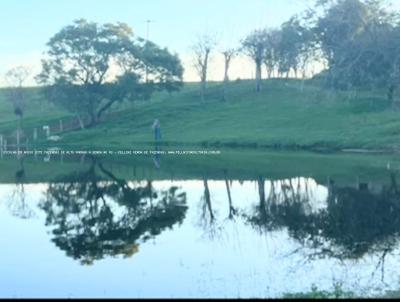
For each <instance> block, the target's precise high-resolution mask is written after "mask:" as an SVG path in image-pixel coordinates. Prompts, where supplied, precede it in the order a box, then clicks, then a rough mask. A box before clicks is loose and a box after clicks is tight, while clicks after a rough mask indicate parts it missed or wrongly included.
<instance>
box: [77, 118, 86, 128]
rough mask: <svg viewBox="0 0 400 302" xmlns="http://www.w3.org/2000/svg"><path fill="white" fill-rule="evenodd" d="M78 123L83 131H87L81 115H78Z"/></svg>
mask: <svg viewBox="0 0 400 302" xmlns="http://www.w3.org/2000/svg"><path fill="white" fill-rule="evenodd" d="M78 122H79V126H80V127H81V129H82V130H83V129H85V124H84V122H83V121H82V118H81V116H80V115H78Z"/></svg>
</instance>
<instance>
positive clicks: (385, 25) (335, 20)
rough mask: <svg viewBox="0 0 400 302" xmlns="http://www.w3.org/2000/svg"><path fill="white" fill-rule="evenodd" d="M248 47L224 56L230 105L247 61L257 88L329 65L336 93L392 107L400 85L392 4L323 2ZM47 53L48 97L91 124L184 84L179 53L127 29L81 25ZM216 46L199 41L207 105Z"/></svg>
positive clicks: (18, 98)
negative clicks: (238, 67) (379, 95)
mask: <svg viewBox="0 0 400 302" xmlns="http://www.w3.org/2000/svg"><path fill="white" fill-rule="evenodd" d="M239 44H240V45H239V46H238V47H234V48H226V49H222V50H221V49H220V50H219V52H220V54H221V55H222V56H223V58H224V70H223V72H224V73H223V79H224V81H223V83H224V84H223V95H222V99H223V100H226V98H227V96H226V95H227V93H226V92H227V90H228V83H229V80H230V79H229V71H230V67H231V65H232V62H233V61H234V59H235V57H237V56H240V55H245V56H247V57H249V58H250V59H251V60H252V61H253V63H254V66H255V84H256V85H255V89H256V91H260V90H261V89H262V80H263V79H265V78H273V77H280V78H282V77H283V78H288V77H289V75H290V74H292V75H294V76H295V77H296V78H303V79H304V78H306V76H307V70H310V69H312V68H313V67H315V66H316V64H321V65H323V66H325V68H324V69H323V71H322V72H321V73H319V74H318V75H317V76H318V77H319V78H320V79H322V83H323V84H324V85H326V86H327V87H331V88H334V89H354V88H357V87H361V88H363V89H385V90H386V91H387V98H388V99H389V100H390V101H394V95H395V91H396V89H397V87H398V85H399V81H400V18H399V13H398V12H396V11H394V10H390V9H389V7H388V6H387V5H386V2H385V1H384V0H317V2H316V5H315V6H314V7H313V8H311V9H308V10H306V11H304V12H303V13H301V14H298V15H295V16H293V17H291V18H290V19H289V20H288V21H287V22H285V23H283V24H282V25H281V26H280V27H279V28H261V29H257V30H254V31H253V32H251V33H249V34H248V35H247V36H246V37H244V38H243V39H242V40H241V41H240V43H239ZM47 47H48V48H47V51H46V56H45V59H43V61H42V71H41V73H40V74H39V75H37V76H36V80H37V81H38V83H40V84H41V87H42V92H43V93H44V94H45V96H46V99H48V100H49V101H51V102H53V103H56V104H58V105H60V106H62V107H64V108H65V109H67V110H68V111H70V112H73V113H74V114H76V115H77V117H78V118H79V119H81V118H82V117H84V118H89V119H90V124H91V125H95V124H96V123H98V122H99V120H100V119H101V117H102V116H103V115H104V113H105V112H107V111H108V110H109V109H110V108H111V107H112V106H113V105H114V104H115V103H117V102H124V101H134V100H138V99H142V100H147V99H149V98H150V97H151V96H152V94H153V93H154V92H156V91H168V92H172V91H179V90H180V88H181V87H182V85H183V72H184V68H183V65H182V62H181V60H180V58H179V56H178V55H177V54H176V53H171V52H170V51H169V50H168V49H167V48H162V47H160V46H158V45H156V44H155V43H153V42H151V41H149V40H147V39H143V38H140V37H136V36H134V35H133V31H132V29H131V28H130V27H129V26H128V25H127V24H124V23H116V24H97V23H94V22H88V21H86V20H83V19H81V20H77V21H75V22H74V23H73V24H71V25H69V26H66V27H64V28H62V29H61V30H60V31H59V32H58V33H56V34H55V35H54V36H53V37H52V38H51V39H50V41H49V42H48V44H47ZM217 48H218V45H217V42H216V39H215V38H213V37H212V36H210V35H202V36H200V37H198V39H197V41H196V43H195V44H194V45H193V47H192V50H193V57H194V66H195V68H196V70H197V72H198V75H199V79H200V83H201V85H200V92H201V94H200V95H201V99H202V100H203V101H204V100H205V92H206V87H207V81H208V77H207V75H208V72H209V69H210V58H211V56H212V55H213V53H214V52H216V50H217ZM264 70H265V71H266V74H265V75H264V74H263V72H264ZM221 74H222V73H221ZM27 75H28V72H27V71H26V70H25V69H23V68H16V69H13V70H11V71H10V72H9V73H8V74H7V76H6V78H7V79H8V80H9V83H11V84H10V86H13V89H12V90H11V91H12V93H10V97H9V99H10V100H11V102H12V103H13V105H14V111H15V114H16V115H18V116H19V117H20V118H22V116H23V111H24V101H23V99H24V95H23V93H21V90H22V85H23V82H24V81H25V80H26V78H27Z"/></svg>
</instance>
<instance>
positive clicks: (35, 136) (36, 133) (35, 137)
mask: <svg viewBox="0 0 400 302" xmlns="http://www.w3.org/2000/svg"><path fill="white" fill-rule="evenodd" d="M37 139H38V132H37V128H35V129H33V141H37Z"/></svg>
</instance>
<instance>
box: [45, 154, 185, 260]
mask: <svg viewBox="0 0 400 302" xmlns="http://www.w3.org/2000/svg"><path fill="white" fill-rule="evenodd" d="M97 170H99V172H98V171H97ZM104 176H106V177H107V179H109V180H107V181H105V180H103V179H104ZM110 180H111V181H110ZM40 207H41V208H42V209H43V210H44V211H45V212H46V214H47V217H46V225H49V226H52V227H53V235H54V238H53V242H54V243H55V244H56V245H57V246H58V247H59V248H60V249H62V250H64V251H66V253H67V255H68V256H70V257H73V258H74V259H77V260H80V261H81V263H82V264H92V263H93V262H94V261H96V260H100V259H103V258H104V257H106V256H117V255H122V256H125V257H130V256H132V255H133V254H134V253H136V252H137V251H138V245H139V243H140V241H142V242H143V241H146V240H148V239H150V238H153V237H155V236H157V235H159V234H160V233H161V232H162V231H163V230H165V229H167V228H172V227H173V226H174V225H175V224H177V223H182V222H183V220H184V218H185V215H186V210H187V207H186V193H181V192H179V189H178V188H177V187H171V188H170V189H169V190H166V191H156V190H155V189H154V188H153V187H152V185H151V182H150V181H147V182H145V183H136V184H132V183H128V182H126V181H125V180H122V179H119V178H117V177H116V176H115V175H114V174H113V173H112V172H111V171H108V170H107V169H105V168H104V166H103V165H102V164H101V163H100V162H98V161H96V160H95V159H93V164H92V165H91V167H90V169H89V170H88V171H86V172H83V173H76V174H73V175H69V176H67V177H64V178H62V179H60V180H59V181H57V182H54V183H52V184H50V186H49V189H48V191H47V197H46V199H45V200H44V201H43V202H42V203H41V205H40Z"/></svg>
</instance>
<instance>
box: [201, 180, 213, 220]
mask: <svg viewBox="0 0 400 302" xmlns="http://www.w3.org/2000/svg"><path fill="white" fill-rule="evenodd" d="M203 182H204V198H205V200H206V204H207V208H208V211H209V213H210V219H211V221H213V220H214V212H213V209H212V205H211V194H210V189H209V188H208V181H207V179H206V178H204V180H203Z"/></svg>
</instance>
